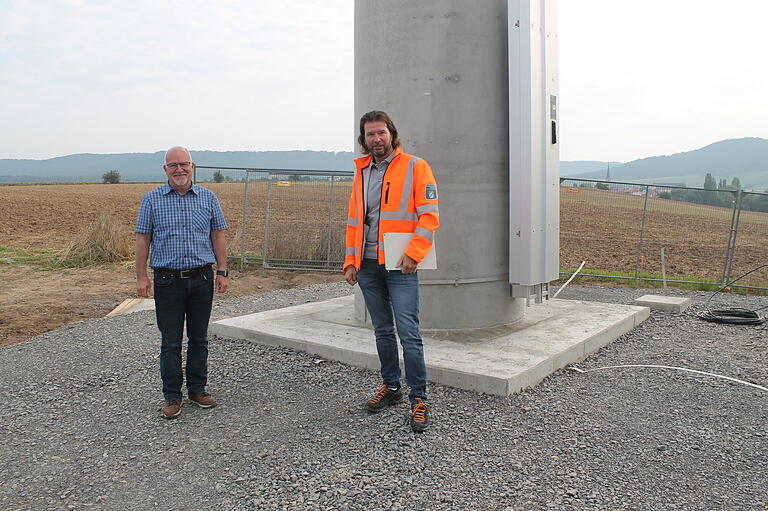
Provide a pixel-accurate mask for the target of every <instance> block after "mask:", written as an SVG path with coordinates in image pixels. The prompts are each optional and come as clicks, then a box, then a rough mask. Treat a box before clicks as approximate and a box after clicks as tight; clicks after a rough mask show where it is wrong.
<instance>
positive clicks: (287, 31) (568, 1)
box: [0, 0, 768, 161]
mask: <svg viewBox="0 0 768 511" xmlns="http://www.w3.org/2000/svg"><path fill="white" fill-rule="evenodd" d="M382 1H386V0H382ZM559 12H560V20H559V23H560V31H559V35H560V124H561V128H560V140H561V153H560V156H561V158H562V159H563V160H585V159H594V160H608V161H629V160H633V159H636V158H641V157H645V156H652V155H658V154H670V153H675V152H680V151H687V150H691V149H696V148H699V147H702V146H705V145H707V144H710V143H712V142H715V141H717V140H721V139H724V138H739V137H745V136H756V137H763V138H768V95H767V94H766V92H767V91H768V66H766V65H765V56H764V52H765V49H766V47H768V44H767V43H768V41H766V36H765V33H766V31H765V28H764V26H763V25H764V23H765V20H766V19H768V1H766V0H730V1H729V2H722V1H721V0H717V1H715V0H644V1H642V2H640V1H637V0H631V1H630V0H560V1H559ZM352 25H353V1H352V0H322V1H321V0H316V1H311V0H260V1H258V2H254V1H250V0H242V1H241V0H227V1H208V0H205V1H203V0H186V1H183V2H182V1H180V0H163V1H158V0H130V1H128V0H124V1H105V0H100V1H97V0H47V1H45V2H37V1H28V0H0V77H2V78H1V79H0V127H1V128H2V136H0V158H49V157H53V156H61V155H66V154H72V153H84V152H90V153H122V152H153V151H158V150H161V149H165V148H167V147H169V146H172V145H175V144H178V143H183V144H185V145H187V146H189V147H190V148H193V149H212V150H286V149H320V150H336V151H338V150H347V151H348V150H353V126H354V119H353V118H352V115H353V111H352V107H353V69H352V67H353V26H352ZM311 119H315V120H316V121H310V120H311Z"/></svg>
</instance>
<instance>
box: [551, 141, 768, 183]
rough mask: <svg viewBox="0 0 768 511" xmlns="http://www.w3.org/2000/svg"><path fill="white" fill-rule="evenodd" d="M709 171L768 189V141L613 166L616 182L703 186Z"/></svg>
mask: <svg viewBox="0 0 768 511" xmlns="http://www.w3.org/2000/svg"><path fill="white" fill-rule="evenodd" d="M561 169H562V168H561ZM707 173H711V174H712V175H713V176H714V177H715V180H717V181H719V180H720V179H721V178H725V179H726V180H727V181H728V182H729V183H730V181H731V179H732V178H733V177H738V178H739V181H740V182H741V186H742V187H743V188H744V189H746V190H750V189H754V190H759V191H763V190H768V140H766V139H763V138H755V137H750V138H738V139H732V140H722V141H720V142H715V143H714V144H710V145H708V146H706V147H702V148H701V149H696V150H694V151H687V152H684V153H677V154H672V155H668V156H652V157H650V158H642V159H640V160H635V161H631V162H628V163H624V164H623V165H620V166H617V167H615V168H614V166H613V165H611V180H613V181H630V182H642V183H685V184H686V185H688V186H696V187H700V186H702V185H703V184H704V176H705V175H706V174H707ZM560 175H562V176H568V177H580V178H585V179H603V178H605V169H602V170H596V171H593V172H585V173H582V174H577V175H574V174H565V173H563V172H562V170H561V172H560Z"/></svg>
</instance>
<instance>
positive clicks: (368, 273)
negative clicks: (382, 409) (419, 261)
mask: <svg viewBox="0 0 768 511" xmlns="http://www.w3.org/2000/svg"><path fill="white" fill-rule="evenodd" d="M357 281H358V283H359V284H360V290H361V291H362V292H363V297H364V298H365V306H366V308H367V309H368V313H369V314H370V315H371V322H372V323H373V330H374V332H375V334H376V350H377V351H378V353H379V362H381V378H382V379H383V380H384V383H386V384H387V385H393V386H395V385H396V386H398V387H399V386H400V359H399V356H398V349H397V339H396V338H395V325H397V335H398V337H400V344H402V346H403V359H404V361H405V377H406V379H407V380H408V386H409V387H410V388H411V391H410V393H409V394H408V397H409V399H410V401H411V402H413V401H414V400H415V399H416V398H417V397H420V398H422V399H426V398H427V367H426V365H425V363H424V346H423V344H422V342H421V335H420V334H419V277H418V274H416V273H411V274H407V275H406V274H404V273H402V272H401V271H400V270H391V271H390V270H387V269H386V268H385V267H384V265H383V264H379V263H378V261H376V260H375V259H363V263H362V265H361V267H360V271H358V272H357ZM393 313H394V317H393Z"/></svg>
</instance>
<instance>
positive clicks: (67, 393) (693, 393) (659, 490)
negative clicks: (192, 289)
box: [0, 283, 768, 511]
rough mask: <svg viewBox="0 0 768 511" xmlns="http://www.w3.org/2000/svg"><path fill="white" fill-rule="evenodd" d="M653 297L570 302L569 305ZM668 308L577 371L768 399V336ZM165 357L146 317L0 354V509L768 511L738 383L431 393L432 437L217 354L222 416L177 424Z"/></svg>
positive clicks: (273, 362)
mask: <svg viewBox="0 0 768 511" xmlns="http://www.w3.org/2000/svg"><path fill="white" fill-rule="evenodd" d="M349 293H350V288H349V287H348V286H347V285H346V284H344V283H338V284H324V285H316V286H310V287H308V288H304V289H289V290H279V291H274V292H269V293H266V294H263V295H259V296H255V297H247V298H236V299H229V300H226V299H225V300H219V299H217V300H218V301H217V302H216V304H215V308H214V313H213V314H214V317H224V316H232V315H240V314H246V313H252V312H258V311H263V310H269V309H274V308H280V307H286V306H290V305H296V304H300V303H306V302H308V301H317V300H324V299H328V298H332V297H337V296H342V295H345V294H349ZM648 293H649V291H648V290H634V289H616V288H612V289H605V288H597V287H579V286H569V287H568V288H566V289H565V290H564V291H563V293H562V294H561V295H560V298H565V299H579V300H590V301H598V302H606V303H626V304H630V303H631V302H632V300H633V299H634V298H637V297H639V296H641V295H643V294H648ZM658 293H660V292H658ZM664 294H668V295H677V296H691V297H693V298H694V304H693V305H692V306H691V308H689V309H688V310H687V311H685V312H683V313H681V314H674V313H664V312H653V313H652V314H651V317H650V318H649V319H648V320H647V321H646V322H645V323H643V324H642V325H640V326H639V327H637V328H635V329H634V330H632V331H631V332H629V333H628V334H625V335H624V336H622V337H620V338H619V339H618V340H616V341H615V342H613V343H612V344H610V345H608V346H607V347H605V348H603V349H601V350H600V351H598V352H597V353H594V354H592V355H591V356H589V357H588V358H587V359H586V360H584V361H583V362H581V363H579V364H576V365H577V366H578V367H580V368H582V369H592V368H597V367H604V366H609V365H617V364H656V365H670V366H683V367H687V368H691V369H696V370H701V371H707V372H712V373H718V374H722V375H725V376H729V377H732V378H738V379H742V380H746V381H749V382H752V383H755V384H758V385H762V386H768V332H767V330H766V325H765V324H764V325H761V326H732V325H718V324H711V323H706V322H704V321H701V320H699V319H698V318H697V317H696V313H697V312H698V311H701V310H703V308H704V304H705V302H706V301H707V300H708V299H709V298H710V297H711V296H712V295H711V293H705V292H692V293H684V292H680V291H672V290H670V291H666V292H665V293H664ZM710 306H711V307H713V308H714V307H725V306H728V307H732V306H738V307H749V308H757V307H765V306H768V298H765V297H741V296H734V295H717V296H715V297H714V299H713V300H712V303H711V305H710ZM766 311H768V310H766ZM766 311H763V312H766ZM372 342H373V339H372ZM158 351H159V333H158V331H157V328H156V326H155V318H154V314H153V313H152V312H150V311H144V312H137V313H134V314H129V315H126V316H117V317H112V318H103V319H90V320H85V321H81V322H79V323H76V324H73V325H69V326H65V327H62V328H59V329H57V330H55V331H52V332H49V333H47V334H44V335H41V336H38V337H36V338H34V339H31V340H29V341H26V342H22V343H19V344H16V345H12V346H9V347H5V348H2V349H0V369H1V370H0V388H2V392H1V393H0V435H1V437H2V442H1V443H0V509H3V510H69V509H78V510H79V509H98V510H102V509H103V510H111V511H124V510H125V511H127V510H142V511H145V510H151V509H168V510H170V509H173V510H187V509H188V510H217V511H218V510H231V511H241V510H243V511H244V510H262V509H266V510H270V509H276V510H365V511H378V510H501V511H519V510H541V509H557V510H560V509H566V510H568V509H574V510H665V511H666V510H720V509H722V510H755V511H758V510H762V511H765V510H766V509H768V470H767V469H766V467H768V392H764V391H761V390H759V389H756V388H752V387H747V386H744V385H740V384H737V383H733V382H728V381H724V380H721V379H717V378H713V377H707V376H701V375H694V374H690V373H684V372H680V371H673V370H658V369H644V368H634V369H611V370H603V371H596V372H591V373H586V374H579V373H577V372H575V371H572V370H569V369H564V370H561V371H558V372H556V373H554V374H553V375H551V376H550V377H548V378H547V379H545V380H544V381H543V382H542V383H540V384H539V385H537V386H536V387H534V388H531V389H527V390H525V391H524V392H522V393H519V394H516V395H513V396H509V397H498V396H488V395H481V394H476V393H473V392H468V391H463V390H457V389H454V388H450V387H446V386H442V385H434V384H430V386H429V389H428V392H429V397H430V404H431V410H430V411H431V418H432V420H433V424H432V425H431V427H430V429H429V430H428V431H427V432H426V433H424V434H414V433H412V432H411V431H410V428H409V426H408V422H407V413H408V409H407V405H406V404H402V405H398V406H394V407H391V408H389V409H387V410H386V411H384V412H382V413H380V414H377V415H368V414H367V413H366V412H364V411H363V409H362V404H363V402H364V401H365V400H366V399H367V398H368V396H369V394H370V393H371V392H372V391H373V390H374V389H375V387H376V386H377V385H378V383H379V378H378V375H377V374H376V373H375V372H373V371H368V370H363V369H357V368H354V367H351V366H347V365H344V364H340V363H336V362H332V361H320V360H319V359H318V358H317V357H313V356H310V355H307V354H305V353H299V352H293V351H290V350H287V349H283V348H275V347H267V346H260V345H257V344H254V343H251V342H247V341H243V340H237V339H225V338H216V337H214V338H212V339H211V343H210V358H209V365H210V371H209V391H210V392H211V393H212V394H214V395H215V396H216V397H217V398H218V399H219V400H220V402H221V405H220V406H219V407H217V408H213V409H210V410H203V409H199V408H197V407H195V406H194V405H193V404H192V403H190V402H189V401H187V400H186V399H185V402H184V408H183V412H182V414H181V416H180V417H179V418H177V419H175V420H171V421H168V420H165V419H163V418H162V417H161V415H160V412H159V408H160V406H161V394H160V376H159V362H158Z"/></svg>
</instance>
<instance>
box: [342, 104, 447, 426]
mask: <svg viewBox="0 0 768 511" xmlns="http://www.w3.org/2000/svg"><path fill="white" fill-rule="evenodd" d="M358 142H359V143H360V146H361V148H362V152H363V154H366V155H367V156H366V157H363V158H358V159H357V160H355V165H356V167H357V170H356V172H355V179H354V183H353V185H352V193H351V195H350V197H349V215H348V220H347V236H346V258H345V260H344V278H345V279H346V280H347V282H349V284H350V285H354V284H355V283H359V284H360V290H361V291H362V292H363V296H364V298H365V305H366V307H367V309H368V313H369V314H370V316H371V322H372V323H373V328H374V331H375V333H376V350H377V351H378V354H379V362H380V363H381V377H382V380H383V384H382V386H381V387H380V388H379V389H378V390H377V391H376V393H375V394H374V395H373V397H372V398H371V399H370V400H368V402H367V403H366V405H365V406H366V409H367V410H368V411H369V412H380V411H382V410H383V409H384V408H386V407H387V406H389V405H393V404H395V403H399V402H401V400H402V396H403V394H402V392H401V390H400V362H399V357H398V347H397V339H396V338H395V325H397V335H398V337H399V338H400V344H402V346H403V359H404V360H405V376H406V379H407V380H408V386H409V387H410V392H409V394H408V397H409V400H410V402H411V428H412V429H413V431H419V432H420V431H424V430H425V429H426V428H427V425H428V423H429V419H428V413H427V403H426V400H427V393H426V391H427V368H426V365H425V363H424V347H423V344H422V342H421V335H420V334H419V277H418V275H417V273H416V265H417V264H418V263H419V262H420V261H421V260H422V259H423V258H424V256H426V255H427V253H428V252H429V250H430V249H431V247H432V240H433V238H434V234H435V230H436V229H437V227H438V225H439V223H440V222H439V215H438V210H437V184H436V183H435V177H434V176H433V175H432V169H431V168H430V167H429V164H428V163H427V162H426V161H424V160H422V159H420V158H417V157H416V156H413V155H410V154H406V153H404V152H403V150H402V149H401V148H400V139H399V138H398V135H397V129H396V128H395V125H394V123H393V122H392V119H390V118H389V116H388V115H387V114H386V113H384V112H381V111H378V110H374V111H372V112H368V113H367V114H365V115H363V117H362V118H361V119H360V136H359V138H358ZM387 232H408V233H413V234H412V236H411V241H410V243H409V245H408V247H407V248H406V250H405V253H404V254H403V255H402V257H400V258H399V259H398V261H397V267H398V268H400V269H399V270H387V269H386V268H385V266H384V263H385V259H386V257H387V255H386V254H385V252H384V241H383V240H384V233H387ZM393 313H394V317H393Z"/></svg>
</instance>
